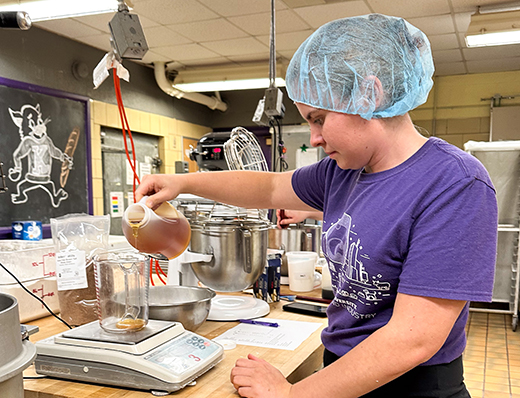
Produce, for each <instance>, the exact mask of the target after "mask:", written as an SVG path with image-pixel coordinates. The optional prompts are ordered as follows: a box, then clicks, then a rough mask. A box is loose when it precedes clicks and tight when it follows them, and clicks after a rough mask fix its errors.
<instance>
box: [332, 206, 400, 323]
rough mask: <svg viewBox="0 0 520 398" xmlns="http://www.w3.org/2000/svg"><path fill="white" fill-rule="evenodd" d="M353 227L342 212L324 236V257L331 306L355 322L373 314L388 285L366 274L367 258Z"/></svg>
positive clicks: (377, 276) (381, 276)
mask: <svg viewBox="0 0 520 398" xmlns="http://www.w3.org/2000/svg"><path fill="white" fill-rule="evenodd" d="M354 228H355V225H353V224H352V218H351V217H350V215H348V214H346V213H344V214H343V216H342V217H341V219H339V220H338V221H337V222H336V223H334V224H332V225H331V226H330V227H329V229H328V230H327V231H326V232H325V234H324V235H325V236H324V240H323V243H324V245H323V246H324V254H325V256H326V257H327V259H328V260H329V268H330V273H331V277H332V281H333V290H334V296H335V298H334V301H333V302H332V304H333V305H335V306H337V307H343V308H345V309H347V310H348V311H349V313H350V314H351V315H352V316H353V317H355V318H357V319H361V318H371V317H374V316H375V315H376V308H375V306H377V304H378V303H379V302H380V301H381V300H382V299H383V297H385V296H387V295H388V292H389V291H390V283H388V282H385V281H384V280H383V279H382V278H383V275H381V274H377V275H370V274H369V272H368V271H367V267H366V266H365V264H368V263H369V262H370V256H369V255H368V254H367V253H364V252H363V245H362V242H361V238H359V237H358V236H357V234H356V232H355V231H354Z"/></svg>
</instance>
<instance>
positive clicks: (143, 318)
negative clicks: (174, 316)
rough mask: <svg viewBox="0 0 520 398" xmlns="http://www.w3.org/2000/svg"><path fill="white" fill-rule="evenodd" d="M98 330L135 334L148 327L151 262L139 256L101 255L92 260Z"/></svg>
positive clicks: (124, 253) (123, 253) (134, 254)
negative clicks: (99, 327) (94, 276)
mask: <svg viewBox="0 0 520 398" xmlns="http://www.w3.org/2000/svg"><path fill="white" fill-rule="evenodd" d="M94 265H95V270H96V273H95V275H96V296H97V309H98V318H99V324H100V325H101V328H102V329H103V330H105V331H107V332H110V333H126V332H136V331H138V330H141V329H143V328H144V327H145V326H146V325H147V324H148V290H149V272H150V260H149V259H148V257H147V256H144V255H142V254H140V253H128V252H122V253H114V252H101V253H98V254H97V255H95V256H94Z"/></svg>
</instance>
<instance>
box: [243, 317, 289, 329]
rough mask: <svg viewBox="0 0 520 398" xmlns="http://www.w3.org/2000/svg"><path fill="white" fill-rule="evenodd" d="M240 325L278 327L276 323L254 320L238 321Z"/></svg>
mask: <svg viewBox="0 0 520 398" xmlns="http://www.w3.org/2000/svg"><path fill="white" fill-rule="evenodd" d="M238 321H239V322H240V323H248V324H250V325H260V326H268V327H270V328H277V327H278V326H280V325H278V324H277V323H276V322H264V321H255V320H254V319H239V320H238Z"/></svg>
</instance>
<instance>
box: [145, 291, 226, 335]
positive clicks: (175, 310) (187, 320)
mask: <svg viewBox="0 0 520 398" xmlns="http://www.w3.org/2000/svg"><path fill="white" fill-rule="evenodd" d="M215 295H216V293H215V292H214V291H213V290H211V289H207V288H202V287H191V286H174V285H167V286H151V287H150V295H149V298H148V300H149V306H150V313H149V317H150V319H159V320H163V321H174V322H180V323H182V325H183V326H184V328H185V329H187V330H190V331H192V332H194V331H195V330H197V328H198V327H199V326H200V325H202V324H203V323H204V321H206V319H207V318H208V314H209V311H210V307H211V299H212V298H213V297H215Z"/></svg>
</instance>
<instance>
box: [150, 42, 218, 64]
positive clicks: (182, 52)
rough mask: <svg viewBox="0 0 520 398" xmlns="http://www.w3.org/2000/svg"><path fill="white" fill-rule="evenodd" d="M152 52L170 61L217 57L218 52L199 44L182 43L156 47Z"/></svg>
mask: <svg viewBox="0 0 520 398" xmlns="http://www.w3.org/2000/svg"><path fill="white" fill-rule="evenodd" d="M154 52H156V53H158V54H160V55H162V56H164V57H167V58H169V59H170V60H171V61H180V62H184V61H191V60H197V59H204V58H211V59H212V58H218V57H219V54H216V53H215V52H213V51H211V50H208V49H207V48H205V47H202V46H201V45H200V44H183V45H180V46H168V47H157V48H155V49H154Z"/></svg>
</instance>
